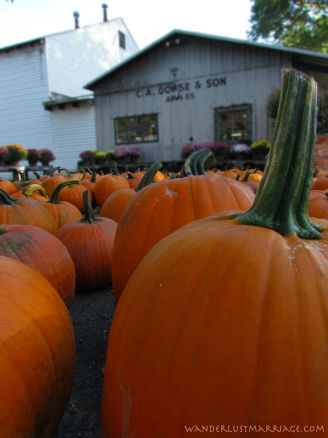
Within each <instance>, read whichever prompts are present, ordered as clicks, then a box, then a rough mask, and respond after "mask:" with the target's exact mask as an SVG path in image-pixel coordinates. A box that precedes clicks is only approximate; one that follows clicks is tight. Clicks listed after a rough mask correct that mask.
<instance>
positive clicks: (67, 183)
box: [47, 179, 80, 204]
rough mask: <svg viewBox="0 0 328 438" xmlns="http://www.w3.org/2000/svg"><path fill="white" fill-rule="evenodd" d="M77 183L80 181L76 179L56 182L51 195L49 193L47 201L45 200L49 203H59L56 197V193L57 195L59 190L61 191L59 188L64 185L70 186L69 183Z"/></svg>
mask: <svg viewBox="0 0 328 438" xmlns="http://www.w3.org/2000/svg"><path fill="white" fill-rule="evenodd" d="M79 183H80V181H79V180H77V179H69V180H67V181H64V182H62V183H60V184H58V186H57V187H56V188H55V190H54V191H53V192H52V195H51V197H50V199H49V201H47V202H49V203H50V204H60V200H59V198H58V195H59V192H60V191H61V189H62V188H63V187H66V186H70V185H71V184H79Z"/></svg>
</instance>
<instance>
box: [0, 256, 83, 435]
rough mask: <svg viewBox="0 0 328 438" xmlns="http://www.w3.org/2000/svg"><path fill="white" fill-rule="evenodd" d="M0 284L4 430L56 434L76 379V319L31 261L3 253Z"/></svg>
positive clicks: (0, 431) (0, 428)
mask: <svg viewBox="0 0 328 438" xmlns="http://www.w3.org/2000/svg"><path fill="white" fill-rule="evenodd" d="M0 284H1V287H0V326H1V330H0V394H1V397H0V436H1V438H23V437H26V438H27V437H28V438H41V437H42V438H51V437H53V436H54V433H55V429H56V427H57V425H58V423H59V421H60V419H61V417H62V414H63V412H64V409H65V406H66V404H67V402H68V400H69V396H70V393H71V388H72V384H73V376H74V368H75V343H74V333H73V327H72V323H71V320H70V317H69V314H68V311H67V308H66V306H65V304H64V302H63V301H62V299H61V298H60V297H59V295H58V293H57V292H56V290H55V289H54V287H53V286H52V285H51V284H50V283H49V282H48V280H46V279H45V278H44V277H43V276H42V275H41V274H39V273H38V272H36V271H35V270H34V269H32V268H30V267H29V266H26V265H24V264H23V263H21V262H18V261H16V260H14V259H12V258H9V257H4V256H0Z"/></svg>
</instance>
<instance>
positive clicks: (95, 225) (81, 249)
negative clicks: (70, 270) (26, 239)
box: [57, 190, 117, 292]
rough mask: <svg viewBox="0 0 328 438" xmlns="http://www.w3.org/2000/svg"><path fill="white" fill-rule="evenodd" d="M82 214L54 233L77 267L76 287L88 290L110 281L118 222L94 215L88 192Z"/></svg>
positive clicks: (85, 194)
mask: <svg viewBox="0 0 328 438" xmlns="http://www.w3.org/2000/svg"><path fill="white" fill-rule="evenodd" d="M83 199H84V203H85V208H84V216H83V218H82V219H81V220H79V221H73V222H69V223H67V224H65V225H63V226H62V227H61V228H60V229H59V230H58V232H57V237H58V238H59V239H60V240H61V241H62V242H63V243H64V245H65V246H66V248H67V249H68V251H69V253H70V255H71V257H72V259H73V261H74V264H75V269H76V289H77V291H79V292H81V291H91V290H94V289H97V288H101V287H105V286H108V285H109V284H110V283H111V268H112V253H113V242H114V237H115V232H116V227H117V224H116V222H114V221H113V220H111V219H107V218H99V217H95V215H94V212H93V210H92V207H91V205H90V197H89V192H88V190H86V191H85V192H84V196H83Z"/></svg>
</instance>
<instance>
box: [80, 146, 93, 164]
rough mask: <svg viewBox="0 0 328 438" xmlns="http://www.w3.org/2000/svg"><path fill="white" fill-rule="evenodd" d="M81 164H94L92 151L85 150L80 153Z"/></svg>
mask: <svg viewBox="0 0 328 438" xmlns="http://www.w3.org/2000/svg"><path fill="white" fill-rule="evenodd" d="M80 158H81V165H83V166H92V165H93V164H95V155H94V151H92V150H90V149H89V150H86V151H83V152H81V153H80Z"/></svg>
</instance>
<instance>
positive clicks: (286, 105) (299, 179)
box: [236, 69, 321, 239]
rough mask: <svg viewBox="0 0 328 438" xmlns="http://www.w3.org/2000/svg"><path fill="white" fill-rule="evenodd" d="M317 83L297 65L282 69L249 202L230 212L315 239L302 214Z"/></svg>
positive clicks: (251, 221)
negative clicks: (269, 134)
mask: <svg viewBox="0 0 328 438" xmlns="http://www.w3.org/2000/svg"><path fill="white" fill-rule="evenodd" d="M316 117H317V84H316V82H315V81H314V79H313V78H310V77H308V76H306V75H304V74H303V73H301V72H299V71H297V70H293V69H291V70H283V76H282V92H281V96H280V102H279V108H278V115H277V120H276V126H275V133H274V138H273V142H272V146H271V148H270V152H269V156H268V161H267V163H266V167H265V172H264V174H263V178H262V180H261V184H260V187H259V191H258V193H257V195H256V198H255V201H254V204H253V206H252V207H251V208H250V209H249V210H248V211H247V212H245V213H242V214H240V215H238V216H237V217H236V221H238V222H239V223H242V224H247V225H257V226H260V227H265V228H270V229H272V230H275V231H277V232H279V233H280V234H282V235H286V234H297V235H298V236H299V237H301V238H304V239H319V238H320V237H321V234H320V231H319V226H318V225H316V224H313V223H312V222H311V220H310V218H309V216H308V200H309V193H310V189H311V184H312V169H313V154H314V143H315V137H316Z"/></svg>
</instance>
